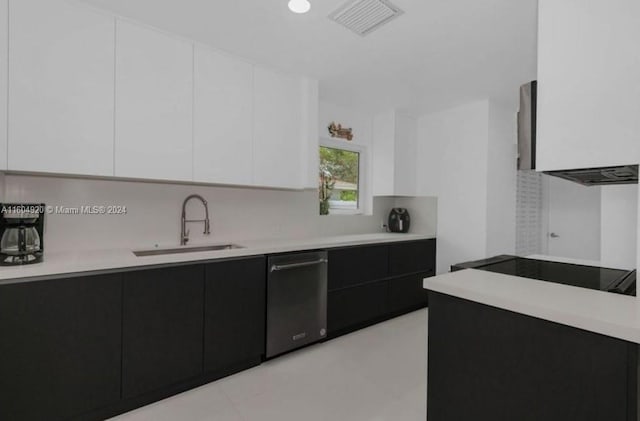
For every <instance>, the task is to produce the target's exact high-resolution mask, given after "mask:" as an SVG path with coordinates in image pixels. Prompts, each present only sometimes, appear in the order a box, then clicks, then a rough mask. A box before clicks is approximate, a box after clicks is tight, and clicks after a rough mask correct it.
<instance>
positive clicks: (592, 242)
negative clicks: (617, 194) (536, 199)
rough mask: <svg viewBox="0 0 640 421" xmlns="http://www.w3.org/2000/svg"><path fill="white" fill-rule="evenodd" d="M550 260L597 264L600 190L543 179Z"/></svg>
mask: <svg viewBox="0 0 640 421" xmlns="http://www.w3.org/2000/svg"><path fill="white" fill-rule="evenodd" d="M544 179H545V181H544V184H543V186H544V189H545V190H546V191H545V194H544V197H545V203H544V206H545V208H546V210H547V230H546V242H547V253H546V254H548V255H550V256H557V257H569V258H574V259H585V260H595V261H599V260H600V187H598V186H591V187H585V186H582V185H580V184H577V183H574V182H572V181H568V180H564V179H562V178H558V177H551V176H544Z"/></svg>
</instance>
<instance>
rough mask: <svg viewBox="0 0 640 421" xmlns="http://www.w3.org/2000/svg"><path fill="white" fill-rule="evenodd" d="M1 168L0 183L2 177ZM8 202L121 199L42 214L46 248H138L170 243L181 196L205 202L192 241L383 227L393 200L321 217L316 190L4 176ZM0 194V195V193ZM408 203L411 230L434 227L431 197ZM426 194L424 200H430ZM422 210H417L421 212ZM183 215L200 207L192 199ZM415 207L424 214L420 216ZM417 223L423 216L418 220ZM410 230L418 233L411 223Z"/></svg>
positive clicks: (177, 230) (195, 212)
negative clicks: (119, 208) (106, 209)
mask: <svg viewBox="0 0 640 421" xmlns="http://www.w3.org/2000/svg"><path fill="white" fill-rule="evenodd" d="M1 177H2V175H1V173H0V181H1ZM2 186H5V188H6V194H5V200H6V201H7V202H37V203H39V202H44V203H45V204H47V205H52V206H56V205H57V206H67V207H76V206H82V205H125V206H127V211H128V212H127V214H126V215H55V214H53V215H47V217H46V218H47V219H46V224H45V225H46V229H45V244H46V249H47V251H50V252H51V251H64V250H78V249H93V250H96V249H105V248H121V247H123V248H144V247H152V246H154V245H155V244H158V245H161V246H162V245H177V244H178V241H179V235H180V211H181V206H182V201H183V200H184V198H185V197H186V196H188V195H189V194H192V193H198V194H201V195H202V196H203V197H204V198H205V199H206V200H207V201H208V202H209V214H210V217H211V221H212V225H211V235H210V236H208V237H205V236H203V235H202V230H201V227H200V226H198V225H191V226H190V227H189V228H190V230H191V235H190V237H191V243H192V244H198V243H214V242H227V241H232V242H238V243H240V244H242V241H243V240H244V241H246V240H254V239H269V238H301V237H308V236H331V235H342V234H360V233H372V232H383V230H382V228H381V226H380V223H381V221H382V220H386V218H387V215H388V213H389V210H390V209H391V208H392V207H393V206H395V199H394V198H376V199H375V200H374V201H373V209H372V215H358V216H334V215H332V216H320V215H319V214H318V196H317V195H318V193H317V191H315V190H304V191H291V190H268V189H250V188H229V187H213V186H197V185H181V184H160V183H145V182H128V181H114V180H88V179H74V178H56V177H39V176H17V175H5V182H4V183H0V191H2ZM0 198H1V196H0ZM424 200H425V201H423V202H419V203H420V206H414V207H413V208H411V209H412V210H413V209H415V211H414V212H413V214H412V215H413V216H414V217H415V218H417V220H418V224H417V225H416V228H420V227H423V229H425V230H426V229H431V231H422V232H431V233H433V232H434V231H435V228H434V227H435V212H434V209H435V204H430V203H435V199H424ZM429 200H431V202H429ZM423 209H424V211H423ZM187 212H188V217H199V216H200V215H201V214H202V212H203V209H202V206H201V205H199V203H198V202H196V201H192V202H190V205H189V207H188V209H187ZM420 213H422V215H423V216H420V215H419V214H420ZM420 221H422V222H420ZM411 232H419V231H417V229H412V230H411Z"/></svg>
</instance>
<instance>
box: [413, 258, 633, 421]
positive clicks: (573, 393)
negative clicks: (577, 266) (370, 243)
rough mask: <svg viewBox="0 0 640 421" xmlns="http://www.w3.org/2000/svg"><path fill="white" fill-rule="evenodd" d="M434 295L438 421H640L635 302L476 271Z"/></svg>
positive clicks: (431, 371) (441, 280) (432, 401)
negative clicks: (639, 420) (638, 420)
mask: <svg viewBox="0 0 640 421" xmlns="http://www.w3.org/2000/svg"><path fill="white" fill-rule="evenodd" d="M424 287H425V289H427V290H428V292H429V326H428V338H429V348H428V392H427V411H428V419H429V421H439V420H467V419H469V420H470V419H473V420H532V421H533V420H545V421H554V420H558V421H560V420H563V421H564V420H581V421H583V420H594V421H597V420H607V421H608V420H637V419H638V418H637V417H638V410H637V409H638V408H637V407H638V387H637V383H638V344H639V343H640V305H639V304H638V301H637V299H636V298H635V297H630V296H623V295H618V294H612V293H608V292H602V291H594V290H589V289H584V288H578V287H573V286H567V285H562V284H556V283H551V282H545V281H538V280H533V279H528V278H521V277H517V276H511V275H504V274H499V273H492V272H486V271H480V270H474V269H467V270H463V271H458V272H453V273H448V274H444V275H440V276H437V277H433V278H429V279H425V281H424Z"/></svg>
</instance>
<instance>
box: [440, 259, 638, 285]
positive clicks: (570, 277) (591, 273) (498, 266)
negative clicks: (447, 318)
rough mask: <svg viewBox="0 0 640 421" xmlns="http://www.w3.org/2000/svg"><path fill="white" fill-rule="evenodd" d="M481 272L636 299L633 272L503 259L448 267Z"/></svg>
mask: <svg viewBox="0 0 640 421" xmlns="http://www.w3.org/2000/svg"><path fill="white" fill-rule="evenodd" d="M469 268H472V269H480V270H486V271H489V272H497V273H504V274H507V275H514V276H520V277H523V278H531V279H537V280H540V281H548V282H555V283H558V284H565V285H572V286H576V287H581V288H588V289H596V290H601V291H608V292H615V293H619V294H625V295H636V288H635V284H636V282H635V281H636V271H627V270H621V269H610V268H601V267H595V266H584V265H576V264H570V263H560V262H550V261H547V260H537V259H527V258H524V257H517V256H510V255H502V256H495V257H491V258H489V259H483V260H476V261H473V262H466V263H459V264H456V265H453V266H451V271H452V272H454V271H456V270H462V269H469Z"/></svg>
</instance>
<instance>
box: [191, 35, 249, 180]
mask: <svg viewBox="0 0 640 421" xmlns="http://www.w3.org/2000/svg"><path fill="white" fill-rule="evenodd" d="M194 84H195V85H194V87H195V89H194V144H193V148H194V154H193V171H194V172H193V174H194V180H195V181H200V182H209V183H222V184H239V185H242V184H244V185H248V184H251V181H252V177H251V171H252V168H251V167H252V165H251V163H252V153H253V152H252V124H253V123H252V117H253V66H252V65H251V64H249V63H247V62H245V61H242V60H239V59H235V58H233V57H230V56H229V55H226V54H222V53H219V52H215V51H213V50H210V49H208V48H206V47H200V46H196V48H195V57H194Z"/></svg>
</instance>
